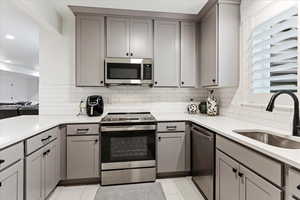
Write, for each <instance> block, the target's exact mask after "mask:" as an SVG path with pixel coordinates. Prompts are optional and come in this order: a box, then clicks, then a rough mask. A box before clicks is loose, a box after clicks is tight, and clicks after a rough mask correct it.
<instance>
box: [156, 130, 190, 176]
mask: <svg viewBox="0 0 300 200" xmlns="http://www.w3.org/2000/svg"><path fill="white" fill-rule="evenodd" d="M157 171H158V173H162V172H183V171H185V133H184V132H174V133H158V134H157Z"/></svg>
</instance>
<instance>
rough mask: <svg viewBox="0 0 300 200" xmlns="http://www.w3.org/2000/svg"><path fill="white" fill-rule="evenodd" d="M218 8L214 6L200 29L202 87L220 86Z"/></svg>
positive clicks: (203, 20)
mask: <svg viewBox="0 0 300 200" xmlns="http://www.w3.org/2000/svg"><path fill="white" fill-rule="evenodd" d="M217 27H218V6H217V5H216V6H214V7H213V8H212V9H211V10H210V11H209V13H208V14H207V15H206V16H205V17H204V18H203V19H202V20H201V28H200V31H201V33H200V35H201V36H200V45H201V48H200V67H201V72H200V73H201V74H200V76H201V85H202V86H214V85H217V84H218V70H217V68H218V54H217V51H218V48H217V46H218V45H217V41H218V35H217V32H218V31H217V30H218V28H217Z"/></svg>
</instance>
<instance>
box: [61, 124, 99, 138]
mask: <svg viewBox="0 0 300 200" xmlns="http://www.w3.org/2000/svg"><path fill="white" fill-rule="evenodd" d="M97 134H99V124H78V125H68V126H67V135H97Z"/></svg>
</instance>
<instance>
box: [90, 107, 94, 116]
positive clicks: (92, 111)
mask: <svg viewBox="0 0 300 200" xmlns="http://www.w3.org/2000/svg"><path fill="white" fill-rule="evenodd" d="M93 114H94V106H91V115H93Z"/></svg>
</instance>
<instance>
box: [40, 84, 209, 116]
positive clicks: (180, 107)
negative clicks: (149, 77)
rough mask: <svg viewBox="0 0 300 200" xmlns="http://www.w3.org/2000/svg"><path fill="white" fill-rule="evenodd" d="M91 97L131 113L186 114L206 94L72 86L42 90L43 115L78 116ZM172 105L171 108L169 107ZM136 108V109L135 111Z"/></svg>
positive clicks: (148, 89) (132, 87) (180, 90)
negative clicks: (84, 100) (188, 107)
mask: <svg viewBox="0 0 300 200" xmlns="http://www.w3.org/2000/svg"><path fill="white" fill-rule="evenodd" d="M89 95H101V96H102V97H103V99H104V103H105V107H107V108H109V109H114V107H116V108H117V109H118V110H116V111H120V109H123V110H127V111H130V110H129V108H130V109H131V110H132V109H138V110H143V111H149V110H150V109H151V110H153V109H157V110H159V109H163V108H161V107H163V106H164V107H167V110H169V111H177V112H180V111H181V112H183V111H185V108H186V105H187V103H188V102H189V101H190V99H191V98H193V99H194V101H196V102H199V101H201V100H202V99H204V98H205V96H206V90H204V89H195V88H144V87H134V86H128V87H124V86H122V87H110V88H78V87H74V86H73V85H47V86H40V103H41V109H40V113H41V114H63V115H65V114H76V113H77V112H78V110H79V109H78V106H79V102H80V100H81V99H86V97H87V96H89ZM168 105H171V107H168ZM135 107H136V108H135Z"/></svg>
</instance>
